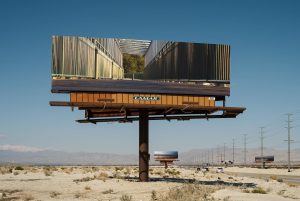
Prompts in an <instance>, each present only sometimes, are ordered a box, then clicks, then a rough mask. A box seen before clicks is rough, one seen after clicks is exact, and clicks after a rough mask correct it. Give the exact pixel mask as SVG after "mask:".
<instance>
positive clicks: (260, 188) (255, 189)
mask: <svg viewBox="0 0 300 201" xmlns="http://www.w3.org/2000/svg"><path fill="white" fill-rule="evenodd" d="M251 192H252V193H259V194H267V191H266V190H264V189H263V188H262V187H256V188H254V189H253V190H252V191H251Z"/></svg>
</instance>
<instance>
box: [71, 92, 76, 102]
mask: <svg viewBox="0 0 300 201" xmlns="http://www.w3.org/2000/svg"><path fill="white" fill-rule="evenodd" d="M76 98H77V93H74V92H73V93H71V94H70V102H77V99H76Z"/></svg>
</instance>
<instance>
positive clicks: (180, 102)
mask: <svg viewBox="0 0 300 201" xmlns="http://www.w3.org/2000/svg"><path fill="white" fill-rule="evenodd" d="M177 104H178V105H182V96H178V103H177Z"/></svg>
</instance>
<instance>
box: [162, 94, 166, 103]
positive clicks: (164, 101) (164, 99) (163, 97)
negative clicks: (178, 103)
mask: <svg viewBox="0 0 300 201" xmlns="http://www.w3.org/2000/svg"><path fill="white" fill-rule="evenodd" d="M161 104H163V105H165V104H167V97H166V95H162V96H161Z"/></svg>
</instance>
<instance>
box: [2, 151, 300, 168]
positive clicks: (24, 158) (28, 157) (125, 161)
mask: <svg viewBox="0 0 300 201" xmlns="http://www.w3.org/2000/svg"><path fill="white" fill-rule="evenodd" d="M21 150H22V151H20V149H18V150H3V149H2V150H1V149H0V163H23V164H53V165H133V164H138V156H137V155H134V154H132V155H129V154H128V155H125V154H109V153H84V152H64V151H51V150H42V149H41V150H38V149H34V150H29V151H28V149H25V150H24V149H21ZM217 153H218V151H217V149H216V150H214V151H213V161H214V162H216V161H217V159H218V154H217ZM264 153H265V155H274V157H275V161H276V162H285V161H286V159H287V151H286V150H278V149H265V150H264ZM151 154H152V153H151ZM207 155H208V150H204V149H193V150H190V151H187V152H182V153H179V161H177V162H175V163H176V164H200V163H202V162H207ZM222 155H223V150H222ZM259 155H260V149H248V152H247V162H253V161H254V157H255V156H259ZM219 156H220V154H219ZM211 158H212V150H210V152H209V162H211ZM222 158H223V156H222ZM219 159H220V158H219ZM225 159H226V161H228V160H232V150H230V149H228V150H226V154H225ZM291 159H292V161H298V162H299V161H300V149H295V150H292V152H291ZM235 161H236V163H243V161H244V155H243V149H236V150H235ZM150 163H151V164H158V163H157V162H154V161H153V156H151V161H150Z"/></svg>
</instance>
